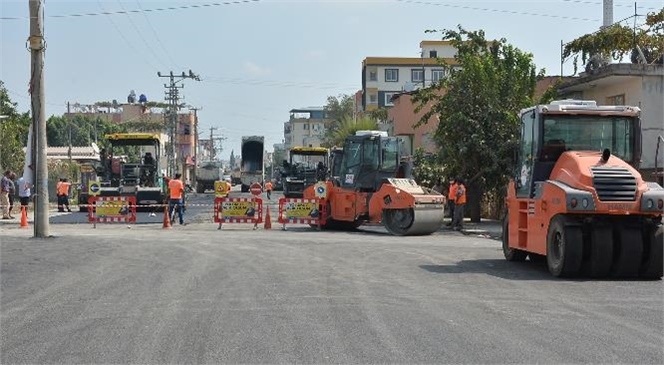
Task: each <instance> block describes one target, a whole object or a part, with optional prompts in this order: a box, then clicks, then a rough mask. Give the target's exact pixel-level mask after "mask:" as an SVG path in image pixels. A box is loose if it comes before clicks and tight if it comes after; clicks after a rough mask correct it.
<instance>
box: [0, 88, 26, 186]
mask: <svg viewBox="0 0 664 365" xmlns="http://www.w3.org/2000/svg"><path fill="white" fill-rule="evenodd" d="M17 105H18V104H16V103H15V102H13V101H12V100H11V98H10V97H9V93H8V92H7V89H6V88H5V86H4V83H3V82H2V81H0V115H2V116H3V117H2V118H3V119H0V168H1V170H2V173H4V170H7V169H9V170H12V171H15V172H16V174H17V175H19V176H20V175H22V174H23V163H24V162H25V153H24V152H23V148H24V147H25V146H26V144H27V141H28V130H29V128H30V114H29V113H27V112H25V113H20V112H19V111H18V110H17Z"/></svg>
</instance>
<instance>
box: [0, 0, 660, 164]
mask: <svg viewBox="0 0 664 365" xmlns="http://www.w3.org/2000/svg"><path fill="white" fill-rule="evenodd" d="M238 1H241V0H238ZM229 2H232V1H229ZM220 3H221V2H217V4H219V5H213V6H207V7H203V8H188V9H178V10H168V11H150V12H141V13H132V14H129V15H128V14H115V15H96V16H92V15H88V16H81V17H58V16H59V15H71V14H80V13H100V12H114V11H123V10H140V9H143V10H145V9H158V8H165V7H181V6H188V5H200V4H212V2H210V1H205V0H199V1H197V0H189V1H184V0H179V1H152V0H87V1H65V0H48V1H46V5H45V16H46V19H45V36H46V40H47V43H48V49H47V51H46V61H45V62H46V67H45V78H46V81H45V83H46V88H45V90H46V101H47V114H48V115H53V114H56V115H60V114H62V113H63V112H64V111H65V104H66V102H67V101H70V102H80V103H94V102H96V101H110V100H112V99H117V100H118V101H126V97H127V95H128V93H129V90H132V89H133V90H135V91H136V92H137V94H140V93H145V94H146V95H147V96H148V99H149V100H161V99H163V95H164V93H163V91H164V88H163V83H164V81H165V79H160V78H158V77H157V75H156V73H157V71H161V72H162V73H164V72H167V71H170V70H173V71H174V72H176V73H181V72H182V71H187V70H189V69H191V70H193V71H194V72H195V73H197V74H199V75H200V76H201V78H202V79H203V81H201V82H196V81H193V80H187V81H186V82H185V85H186V86H185V88H184V89H183V90H182V91H183V94H184V96H185V101H184V102H186V103H189V104H191V105H194V106H196V107H201V108H202V110H201V111H199V120H200V128H201V130H206V129H207V130H208V133H209V128H210V127H211V126H214V127H217V128H219V129H218V130H217V131H216V132H215V133H219V132H221V133H223V134H224V136H225V137H227V140H226V141H225V144H224V151H223V153H222V155H223V156H224V157H225V158H227V156H228V155H230V151H231V150H233V149H234V150H235V151H236V152H237V151H238V150H239V145H240V138H241V136H243V135H250V134H262V135H265V137H266V141H267V143H268V144H269V146H268V150H271V149H272V144H273V143H279V142H281V139H282V138H283V123H284V122H285V121H287V120H288V116H289V115H288V111H289V110H290V109H292V108H299V107H304V106H322V105H324V104H325V100H326V98H327V96H328V95H338V94H342V93H354V92H355V91H357V90H358V89H360V87H361V63H362V60H363V59H364V58H365V57H368V56H392V57H419V42H420V41H421V40H424V39H439V37H437V36H436V35H435V34H425V33H424V31H425V30H427V29H444V28H454V27H456V25H457V24H461V25H462V26H464V27H465V28H467V29H472V30H476V29H484V30H485V32H486V33H487V36H488V37H491V38H500V37H505V38H507V40H508V41H509V42H510V43H512V44H514V45H516V46H517V47H519V48H521V49H522V50H525V51H528V52H531V53H533V54H534V57H535V63H536V64H537V66H538V67H540V68H545V69H546V70H547V74H550V75H557V74H559V73H560V42H561V40H563V41H565V42H567V41H571V40H573V39H574V38H576V37H577V36H579V35H582V34H584V33H588V32H592V31H595V30H597V29H598V28H599V26H600V25H601V24H602V1H601V0H549V1H539V0H531V1H495V2H488V1H441V0H421V1H420V0H407V1H406V0H404V1H398V0H375V1H370V0H365V1H361V0H360V1H350V0H349V1H339V0H337V1H334V0H328V1H324V0H322V1H317V0H310V1H303V0H301V1H298V0H289V1H285V0H262V1H253V2H242V3H235V4H220ZM661 6H662V1H661V0H655V1H653V0H649V1H639V2H638V9H639V14H645V13H646V12H647V11H653V10H654V9H656V8H657V7H659V8H661ZM633 13H634V2H633V1H632V2H630V1H621V0H614V19H615V20H619V19H623V18H626V17H629V16H630V15H632V14H633ZM27 16H28V1H26V0H2V1H1V2H0V17H2V18H20V19H0V34H1V36H0V39H1V46H0V47H1V48H0V53H1V57H0V79H1V80H3V81H4V82H5V86H6V87H7V88H8V89H9V90H10V93H11V94H10V95H11V97H12V99H13V100H15V101H17V102H18V103H19V108H20V110H22V111H27V110H28V109H29V103H28V94H27V85H28V80H29V70H30V67H29V65H30V55H29V53H28V52H27V51H26V48H25V40H26V38H27V36H28V29H29V28H28V26H29V23H28V20H27ZM639 22H643V18H639ZM630 24H631V23H630ZM571 73H572V65H571V62H567V63H566V64H565V68H564V74H565V75H569V74H571Z"/></svg>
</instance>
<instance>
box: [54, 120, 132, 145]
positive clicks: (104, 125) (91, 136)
mask: <svg viewBox="0 0 664 365" xmlns="http://www.w3.org/2000/svg"><path fill="white" fill-rule="evenodd" d="M127 126H131V124H129V125H124V124H116V123H113V122H109V121H107V120H105V119H102V118H99V117H96V118H95V117H92V116H87V115H76V116H74V117H72V118H65V117H62V116H51V117H50V118H49V119H48V121H47V122H46V139H47V143H48V145H49V146H69V143H70V132H71V145H72V146H89V145H90V144H91V143H92V142H94V141H95V140H97V144H98V145H99V146H100V147H108V142H107V141H106V140H105V138H104V136H105V135H106V134H110V133H121V132H127V131H128V128H127Z"/></svg>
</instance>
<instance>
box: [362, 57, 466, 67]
mask: <svg viewBox="0 0 664 365" xmlns="http://www.w3.org/2000/svg"><path fill="white" fill-rule="evenodd" d="M438 60H443V61H445V63H447V64H449V65H454V64H457V61H456V60H455V59H454V58H431V57H424V58H423V57H367V58H365V59H364V60H363V61H362V67H366V66H422V65H426V66H435V65H438V64H439V61H438Z"/></svg>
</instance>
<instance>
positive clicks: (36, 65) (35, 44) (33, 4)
mask: <svg viewBox="0 0 664 365" xmlns="http://www.w3.org/2000/svg"><path fill="white" fill-rule="evenodd" d="M28 5H29V7H30V37H29V38H28V46H29V47H30V53H31V66H32V67H31V73H30V74H31V78H30V94H31V109H32V125H33V128H34V131H35V132H36V133H35V144H34V146H33V148H34V151H33V156H34V157H33V158H34V160H35V162H36V163H35V165H34V167H35V170H34V171H35V200H34V205H35V224H34V226H35V228H34V236H35V237H38V238H45V237H48V236H49V235H50V232H49V222H48V167H47V165H46V106H45V102H44V50H45V49H46V43H45V42H44V25H43V23H42V22H43V20H44V7H43V4H42V1H41V0H28Z"/></svg>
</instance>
